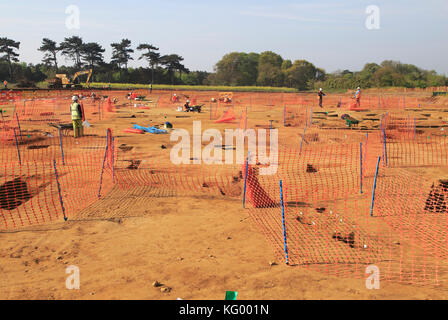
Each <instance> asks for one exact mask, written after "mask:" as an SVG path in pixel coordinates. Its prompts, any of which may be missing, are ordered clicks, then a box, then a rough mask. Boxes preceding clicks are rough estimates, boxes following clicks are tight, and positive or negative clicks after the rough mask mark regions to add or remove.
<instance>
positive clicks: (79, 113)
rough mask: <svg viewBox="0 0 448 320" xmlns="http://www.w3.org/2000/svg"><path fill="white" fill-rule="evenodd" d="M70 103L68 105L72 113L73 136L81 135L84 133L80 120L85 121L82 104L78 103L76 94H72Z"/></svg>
mask: <svg viewBox="0 0 448 320" xmlns="http://www.w3.org/2000/svg"><path fill="white" fill-rule="evenodd" d="M72 101H73V102H72V104H71V105H70V113H71V115H72V122H73V132H74V135H75V138H79V137H82V136H83V135H84V128H83V126H82V122H83V121H85V117H84V112H83V110H82V106H81V104H80V103H79V98H78V96H73V98H72Z"/></svg>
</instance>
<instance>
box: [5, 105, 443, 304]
mask: <svg viewBox="0 0 448 320" xmlns="http://www.w3.org/2000/svg"><path fill="white" fill-rule="evenodd" d="M328 110H335V109H334V108H329V109H328ZM118 111H119V113H117V115H116V117H115V119H113V120H108V121H104V122H102V123H100V124H98V125H97V128H107V127H111V128H112V129H113V130H114V132H115V134H116V136H117V137H119V136H121V138H119V139H121V140H119V144H121V143H124V144H128V145H133V146H135V148H136V149H138V151H139V152H143V151H144V152H145V153H146V152H148V153H151V152H155V151H156V150H160V145H161V144H168V143H169V142H167V140H168V139H169V138H168V137H167V136H157V135H154V136H148V135H142V136H133V135H124V134H122V133H121V130H122V129H124V128H127V127H130V126H131V122H135V123H139V124H141V125H145V124H147V123H145V121H146V120H149V119H150V120H152V121H154V123H162V122H163V121H164V120H165V116H166V117H167V119H168V120H169V121H171V122H172V123H173V124H174V126H175V127H177V128H179V127H188V126H190V127H191V118H190V119H174V118H173V117H174V115H176V114H178V113H176V112H175V111H174V110H173V108H167V109H166V110H165V109H152V110H144V111H135V110H133V109H132V108H131V109H129V108H127V107H123V108H120V109H118ZM137 112H142V113H137ZM337 112H338V113H341V111H337ZM130 114H134V115H136V118H135V119H120V118H118V116H129V115H130ZM281 114H282V108H281V107H279V108H276V109H273V111H272V112H269V115H270V116H272V117H273V118H275V119H281ZM445 115H446V113H444V114H443V113H440V117H445V118H446V116H445ZM257 117H259V119H266V114H261V113H260V115H259V116H253V117H252V118H250V119H251V120H250V121H251V122H252V124H254V123H256V121H257ZM197 118H199V119H203V120H204V121H205V120H206V119H207V118H208V114H206V113H205V114H202V115H200V116H197ZM437 118H439V117H437ZM172 119H173V120H172ZM437 120H440V119H437ZM260 121H261V120H260ZM263 121H265V120H263ZM340 121H341V120H339V122H340ZM276 122H277V126H279V124H278V123H279V120H277V121H276ZM435 122H437V121H436V120H435ZM189 123H190V124H189ZM280 123H281V120H280ZM334 123H338V122H337V121H336V120H334ZM267 124H268V123H267ZM337 125H339V126H341V127H343V124H341V125H340V124H339V123H338V124H337ZM210 126H214V125H212V124H210ZM287 130H289V131H286V132H287V133H286V135H287V136H288V135H289V136H290V137H294V136H295V135H297V130H298V129H297V128H287ZM149 139H150V143H148V140H149ZM142 150H143V151H142ZM434 174H436V173H434ZM128 192H129V191H126V190H122V189H119V188H117V187H115V188H114V189H113V190H112V191H111V192H110V194H109V195H107V196H105V197H104V198H103V199H102V200H100V201H99V202H97V203H95V204H94V205H92V206H90V207H89V208H86V209H84V210H83V211H82V212H80V213H79V214H78V215H77V216H75V217H73V218H71V219H70V220H69V221H68V222H56V223H52V224H47V225H40V226H33V227H30V228H28V229H25V230H12V231H5V232H2V233H0V271H1V274H2V276H1V278H0V298H1V299H171V300H175V299H177V298H182V299H217V300H223V299H224V296H225V292H226V291H227V290H232V291H238V299H446V298H448V291H446V288H445V289H444V288H437V289H434V288H427V287H415V286H410V285H398V284H394V283H387V282H382V283H381V288H380V290H368V289H366V285H365V280H364V279H344V278H336V277H331V276H327V275H323V274H320V273H317V272H313V271H309V270H305V269H303V268H301V267H291V266H287V265H284V264H282V263H278V264H273V265H271V264H272V262H274V261H275V260H276V259H275V256H274V253H273V250H272V248H271V247H270V246H269V245H268V243H267V241H266V239H265V238H264V237H263V235H262V234H260V233H259V232H258V230H257V229H256V228H255V226H254V225H253V223H252V222H251V220H250V218H249V215H248V213H247V210H245V209H243V208H242V203H241V199H240V198H238V197H235V198H227V197H220V196H215V195H199V196H195V197H184V196H181V195H179V193H177V194H176V195H167V196H165V197H153V196H144V195H143V196H139V197H138V198H136V199H135V201H134V202H131V203H129V202H127V203H126V206H125V207H124V208H120V210H121V211H120V214H116V215H114V214H110V212H113V211H114V210H115V209H114V208H115V207H114V206H116V208H117V210H118V208H119V207H120V204H122V203H124V201H123V199H126V197H128V196H129V193H128ZM143 194H144V193H143ZM148 194H149V192H148ZM70 265H75V266H77V267H79V269H80V280H81V286H80V289H79V290H68V289H67V288H66V278H67V276H68V275H67V274H66V268H67V267H68V266H70ZM154 281H158V282H160V283H161V284H162V285H163V287H164V288H168V290H165V291H163V290H161V288H160V287H154V286H153V283H154Z"/></svg>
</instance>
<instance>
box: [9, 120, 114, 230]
mask: <svg viewBox="0 0 448 320" xmlns="http://www.w3.org/2000/svg"><path fill="white" fill-rule="evenodd" d="M86 131H87V132H86V135H85V136H84V137H82V138H79V139H74V138H73V137H71V136H59V135H58V131H53V132H52V133H51V136H41V137H40V138H39V139H34V140H31V139H30V140H28V141H26V140H25V141H23V142H20V143H19V144H18V145H17V144H12V145H4V146H3V148H2V159H1V161H0V163H1V164H0V170H1V172H0V204H1V206H0V229H1V230H6V229H14V228H20V227H26V226H29V225H35V224H41V223H44V222H48V221H53V220H57V219H61V218H62V217H63V215H64V214H65V216H66V217H70V218H72V217H76V215H77V214H78V213H79V211H80V210H82V209H83V208H86V207H87V206H89V205H90V204H92V203H94V202H95V201H98V199H99V198H100V197H101V195H102V194H107V192H109V191H110V190H111V188H112V186H113V184H112V180H113V161H114V156H113V154H114V146H113V142H112V141H113V140H112V139H111V137H112V135H111V133H109V134H107V133H106V132H102V133H99V132H97V133H95V132H94V131H92V129H90V130H86Z"/></svg>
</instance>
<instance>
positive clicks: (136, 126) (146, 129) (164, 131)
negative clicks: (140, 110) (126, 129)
mask: <svg viewBox="0 0 448 320" xmlns="http://www.w3.org/2000/svg"><path fill="white" fill-rule="evenodd" d="M133 128H134V129H139V130H143V131H145V132H149V133H155V134H161V133H168V131H166V130H163V129H158V128H156V127H148V128H145V127H142V126H139V125H138V124H134V127H133Z"/></svg>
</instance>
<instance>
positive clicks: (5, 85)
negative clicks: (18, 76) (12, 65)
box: [3, 80, 8, 89]
mask: <svg viewBox="0 0 448 320" xmlns="http://www.w3.org/2000/svg"><path fill="white" fill-rule="evenodd" d="M3 86H4V87H5V89H8V81H6V80H5V81H3Z"/></svg>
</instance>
